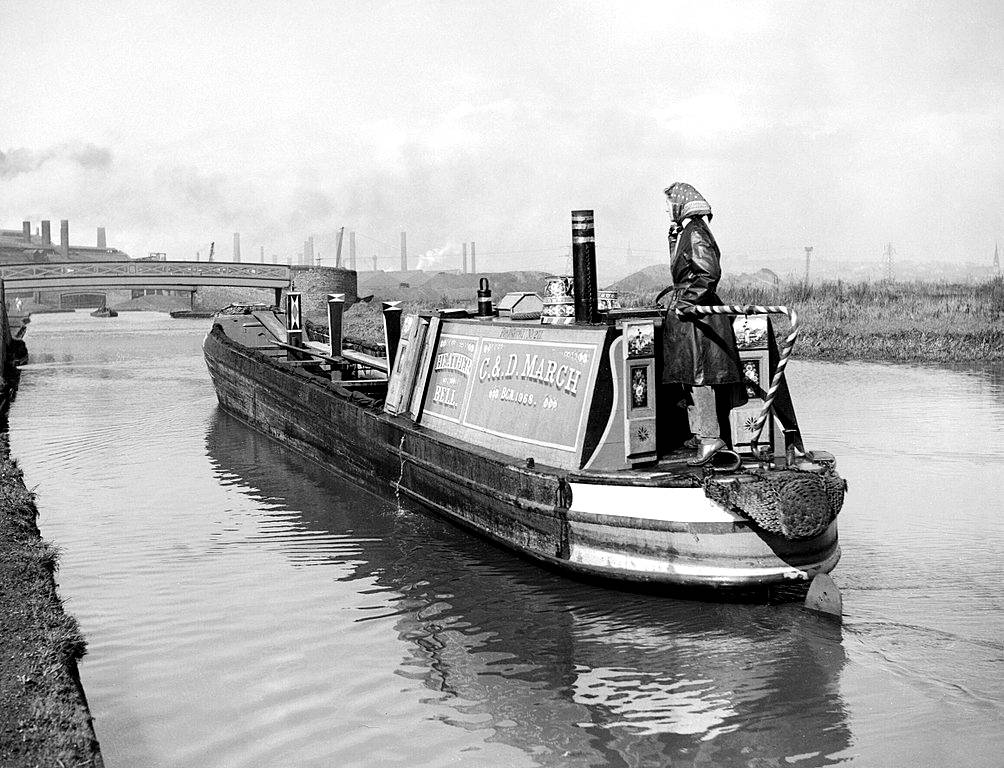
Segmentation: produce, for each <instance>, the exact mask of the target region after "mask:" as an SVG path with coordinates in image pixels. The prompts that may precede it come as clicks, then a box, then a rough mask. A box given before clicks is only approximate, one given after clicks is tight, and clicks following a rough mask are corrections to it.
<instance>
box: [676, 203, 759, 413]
mask: <svg viewBox="0 0 1004 768" xmlns="http://www.w3.org/2000/svg"><path fill="white" fill-rule="evenodd" d="M670 271H671V272H672V274H673V292H672V300H671V301H670V304H669V310H668V312H667V313H666V325H665V329H664V333H663V339H664V346H663V368H662V381H663V383H664V384H687V385H690V386H695V387H700V386H708V385H721V384H735V385H737V386H734V387H729V388H727V389H728V390H729V392H731V398H730V400H731V403H730V404H731V405H732V407H736V406H739V405H743V404H744V403H745V402H746V401H747V396H746V389H745V386H744V385H743V374H742V365H741V364H740V362H739V350H738V348H737V347H736V336H735V332H734V331H733V330H732V316H731V315H703V316H697V317H694V318H693V319H690V318H678V317H677V316H676V311H675V310H676V309H682V308H685V307H692V306H699V305H704V306H711V305H716V304H723V303H724V302H723V301H722V300H721V299H720V298H719V296H718V294H717V293H716V291H717V289H718V281H719V280H720V279H721V276H722V269H721V254H720V252H719V250H718V244H717V243H716V242H715V238H714V237H713V236H712V234H711V230H710V229H708V225H707V224H706V223H705V222H704V219H702V218H700V217H699V216H695V217H693V218H691V219H690V220H689V222H688V223H687V226H685V227H684V228H683V231H682V232H681V233H680V236H679V238H678V239H677V241H676V248H675V253H673V255H672V260H671V261H670ZM723 389H724V388H723Z"/></svg>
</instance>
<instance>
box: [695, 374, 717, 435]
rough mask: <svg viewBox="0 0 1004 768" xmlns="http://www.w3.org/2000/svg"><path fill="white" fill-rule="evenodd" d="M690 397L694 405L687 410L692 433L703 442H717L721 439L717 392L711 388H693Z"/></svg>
mask: <svg viewBox="0 0 1004 768" xmlns="http://www.w3.org/2000/svg"><path fill="white" fill-rule="evenodd" d="M690 397H691V399H693V401H694V404H693V405H692V406H690V407H689V408H688V409H687V410H688V411H689V415H690V431H691V432H693V433H694V434H695V435H696V436H697V437H699V438H700V439H701V440H717V439H718V438H720V437H721V427H720V426H719V423H718V407H717V403H716V398H715V392H714V390H713V389H712V388H711V387H692V388H691V390H690Z"/></svg>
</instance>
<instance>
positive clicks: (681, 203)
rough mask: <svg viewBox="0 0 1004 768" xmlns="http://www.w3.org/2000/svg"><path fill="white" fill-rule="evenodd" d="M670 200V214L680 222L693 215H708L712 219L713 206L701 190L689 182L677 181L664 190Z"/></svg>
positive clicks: (674, 219)
mask: <svg viewBox="0 0 1004 768" xmlns="http://www.w3.org/2000/svg"><path fill="white" fill-rule="evenodd" d="M663 192H664V193H665V194H666V198H667V199H668V200H669V205H670V215H671V216H672V217H673V221H675V222H677V223H678V224H680V223H683V220H684V219H689V218H691V217H693V216H707V217H708V221H710V220H711V206H710V205H708V201H707V200H705V199H704V197H703V196H702V195H701V193H700V192H698V191H697V190H696V189H694V188H693V187H692V186H690V185H689V184H685V183H684V182H682V181H677V182H676V183H674V184H670V185H669V186H668V187H666V189H664V190H663Z"/></svg>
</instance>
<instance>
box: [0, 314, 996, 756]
mask: <svg viewBox="0 0 1004 768" xmlns="http://www.w3.org/2000/svg"><path fill="white" fill-rule="evenodd" d="M206 327H207V321H176V320H174V321H173V320H170V319H169V318H167V317H166V316H164V315H155V314H145V313H128V314H126V313H123V314H122V315H120V316H119V317H118V318H114V319H103V320H102V319H96V318H91V317H89V316H88V315H87V314H86V313H77V314H72V315H49V316H36V317H35V318H34V319H33V322H32V324H31V330H30V332H29V334H28V337H27V341H28V346H29V349H30V351H31V361H32V362H31V364H30V365H28V366H27V367H26V368H25V370H24V373H23V377H22V383H21V391H20V394H19V395H18V399H17V402H16V403H15V405H14V408H13V411H12V415H11V442H12V447H13V452H14V455H15V456H16V457H17V458H18V460H19V462H20V464H21V466H22V467H23V468H24V471H25V475H26V479H27V482H28V484H29V486H35V487H36V490H37V493H38V503H39V508H40V510H41V521H40V523H41V527H42V532H43V534H44V535H45V536H46V537H47V538H48V539H50V540H52V541H53V542H55V543H56V544H57V545H58V546H59V547H60V549H61V550H62V560H61V568H60V571H59V573H58V581H59V585H60V593H61V594H62V596H63V598H64V599H65V601H66V604H67V608H68V610H69V611H70V612H71V613H73V614H74V615H75V616H76V617H77V618H78V619H79V621H80V624H81V626H82V628H83V631H84V634H85V635H86V636H87V639H88V642H89V648H90V650H89V652H88V655H87V656H86V657H85V659H84V660H83V662H82V664H81V667H80V669H81V675H82V678H83V683H84V687H85V689H86V691H87V695H88V698H89V700H90V704H91V709H92V710H93V713H94V716H95V727H96V729H97V733H98V738H99V739H100V741H101V745H102V749H103V752H104V757H105V761H106V764H107V765H108V766H109V768H117V767H119V766H122V767H126V766H128V767H134V766H351V765H360V766H385V765H402V766H443V765H457V766H502V765H504V766H533V765H544V766H558V765H560V766H565V765H569V766H601V765H602V766H607V765H609V766H657V765H670V764H671V765H700V766H721V765H725V766H727V765H756V766H762V765H769V766H783V765H795V766H825V765H834V764H841V763H846V764H851V765H861V766H944V765H952V766H963V765H965V766H970V765H972V766H997V765H1000V764H1001V754H1002V752H1004V735H1002V723H1004V718H1002V712H1004V684H1002V666H1004V665H1002V660H1004V632H1002V630H1004V619H1002V616H1004V614H1002V610H1001V602H1002V600H1001V588H1002V585H1004V579H1002V576H1004V567H1002V563H1001V550H1002V545H1004V502H1002V498H1004V445H1002V443H1004V369H1002V367H1001V366H996V367H988V368H983V369H969V370H946V369H942V368H921V367H905V366H885V365H873V364H847V365H837V364H824V363H811V362H804V361H800V360H798V359H797V357H796V360H795V361H794V362H793V364H792V365H791V366H790V367H789V371H790V373H791V376H792V390H793V395H794V397H795V402H796V407H797V408H798V410H799V414H800V419H801V422H802V426H803V429H804V430H805V432H806V436H807V442H808V443H809V445H810V447H825V448H828V449H830V450H832V451H833V452H834V453H835V454H837V457H838V466H839V467H840V469H841V471H842V473H843V474H844V475H845V476H846V477H847V478H849V481H850V495H849V496H848V500H847V504H846V506H845V507H844V511H843V513H842V515H841V540H842V546H843V550H844V557H843V560H842V562H841V563H840V565H839V566H838V568H837V570H836V571H835V573H834V576H835V578H836V580H837V582H838V584H839V585H840V586H841V588H842V589H843V592H844V606H845V621H844V624H843V627H837V626H833V625H831V624H829V623H828V622H826V621H824V620H820V619H817V618H815V617H813V616H812V615H809V614H807V613H805V612H803V611H802V610H801V609H800V608H799V606H798V605H797V604H794V605H793V604H785V605H780V606H777V605H774V606H764V605H732V604H720V603H702V602H695V601H690V600H684V599H678V598H677V599H673V598H660V597H656V596H650V595H637V594H630V593H622V592H617V591H611V590H604V589H601V588H598V587H594V586H589V585H585V584H581V583H578V582H576V581H572V580H569V579H565V578H562V577H560V576H557V575H555V574H553V573H551V572H549V571H545V570H542V569H540V568H538V567H536V566H535V565H532V564H529V563H527V562H524V561H522V560H520V559H518V558H516V557H514V556H513V555H511V554H509V553H508V552H505V551H503V550H500V549H497V548H496V547H494V546H493V545H490V544H488V543H485V542H482V541H481V540H479V539H477V538H475V537H473V536H471V535H469V534H466V533H463V532H461V531H459V530H457V529H455V528H453V527H452V526H451V525H449V524H447V523H445V522H443V521H441V520H439V519H437V518H434V517H429V516H426V515H424V514H422V513H420V512H417V511H414V510H413V509H407V508H406V509H399V508H398V507H397V506H396V505H395V504H394V503H393V502H388V501H386V500H382V499H378V498H375V497H372V496H370V495H368V494H366V493H364V492H362V491H360V490H358V489H356V488H354V487H353V486H351V485H349V484H346V483H344V482H342V481H340V480H338V479H337V478H335V477H333V476H331V475H330V474H328V473H327V472H325V471H324V470H323V469H321V468H320V467H318V466H316V465H314V464H312V463H311V462H309V461H307V460H305V459H303V458H301V457H300V456H298V455H296V454H295V453H292V452H290V451H288V450H286V449H284V448H282V447H280V446H278V445H276V444H274V443H273V442H271V441H270V440H268V439H267V438H264V437H262V436H260V435H258V434H257V433H255V432H254V431H252V430H251V429H249V428H248V427H246V426H244V425H243V424H242V423H240V422H239V421H237V420H235V419H233V418H231V417H229V416H227V415H226V414H224V413H222V412H221V411H220V410H219V409H218V408H217V405H216V397H215V395H214V393H213V389H212V385H211V383H210V381H209V376H208V374H207V373H206V368H205V365H204V363H203V361H202V355H201V348H200V345H201V341H202V337H203V335H204V332H205V329H206Z"/></svg>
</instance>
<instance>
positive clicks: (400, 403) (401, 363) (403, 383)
mask: <svg viewBox="0 0 1004 768" xmlns="http://www.w3.org/2000/svg"><path fill="white" fill-rule="evenodd" d="M428 328H429V321H428V319H427V318H424V317H421V316H419V315H407V316H406V317H405V318H404V322H403V324H402V328H401V339H400V341H399V342H398V347H397V355H396V357H395V358H394V371H393V373H392V374H391V376H390V384H389V386H388V387H387V399H386V402H385V403H384V410H385V411H386V412H387V413H389V414H391V415H395V416H396V415H397V414H399V413H402V412H403V411H405V410H407V409H408V407H409V405H410V404H411V392H412V389H413V388H414V386H415V376H416V374H417V373H418V364H419V363H420V362H421V356H422V345H423V344H424V343H425V334H426V331H427V330H428Z"/></svg>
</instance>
